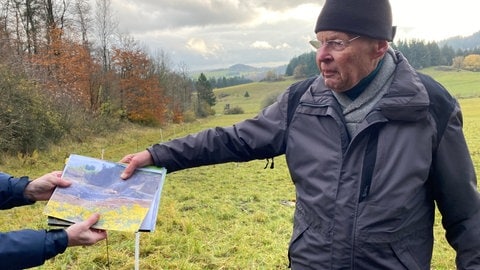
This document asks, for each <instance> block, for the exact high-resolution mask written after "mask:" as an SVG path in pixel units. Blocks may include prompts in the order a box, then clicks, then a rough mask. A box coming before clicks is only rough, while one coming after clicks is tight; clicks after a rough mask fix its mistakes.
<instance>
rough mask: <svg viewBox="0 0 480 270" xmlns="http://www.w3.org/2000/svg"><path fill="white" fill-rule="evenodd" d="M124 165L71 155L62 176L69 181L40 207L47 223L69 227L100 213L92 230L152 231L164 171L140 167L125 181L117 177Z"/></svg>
mask: <svg viewBox="0 0 480 270" xmlns="http://www.w3.org/2000/svg"><path fill="white" fill-rule="evenodd" d="M125 167H126V164H122V163H116V162H111V161H105V160H101V159H96V158H91V157H85V156H80V155H75V154H72V155H70V157H69V158H68V160H67V162H66V165H65V168H64V170H63V174H62V177H63V178H65V179H67V180H69V181H71V182H72V185H70V186H69V187H67V188H60V187H57V188H56V189H55V191H54V192H53V194H52V196H51V198H50V200H49V201H48V202H47V205H46V206H45V208H44V211H43V213H44V214H45V215H47V216H48V224H49V225H52V226H69V225H71V224H72V223H76V222H80V221H83V220H85V219H87V218H88V217H89V216H90V215H92V214H93V213H100V220H99V221H98V222H97V224H95V225H94V228H98V229H104V230H115V231H125V232H138V231H143V232H149V231H153V230H154V229H155V224H156V220H157V213H158V207H159V203H160V197H161V192H162V188H163V183H164V182H165V175H166V173H167V171H166V169H165V168H158V167H147V168H140V169H137V170H136V171H135V173H134V174H133V175H132V176H131V177H130V178H129V179H128V180H123V179H121V178H120V174H121V173H122V172H123V170H124V169H125Z"/></svg>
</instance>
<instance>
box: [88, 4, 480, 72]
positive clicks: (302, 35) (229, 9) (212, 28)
mask: <svg viewBox="0 0 480 270" xmlns="http://www.w3.org/2000/svg"><path fill="white" fill-rule="evenodd" d="M90 1H94V0H90ZM111 1H112V2H111V4H112V9H114V14H115V16H116V17H117V20H118V22H119V30H120V31H121V32H125V33H129V34H130V35H132V36H133V37H134V38H135V39H137V40H139V41H140V43H143V44H145V46H146V47H148V48H150V49H151V50H153V51H158V50H163V51H164V52H166V53H167V54H169V55H170V56H171V59H172V61H173V62H175V63H185V64H186V65H188V66H189V67H190V69H192V70H194V69H200V68H208V67H225V66H229V65H233V64H238V63H242V64H252V65H255V63H271V62H275V63H280V62H281V63H287V62H288V61H289V60H290V59H292V58H293V57H295V56H298V55H300V54H302V53H305V52H310V51H311V48H310V45H309V44H308V40H310V39H313V38H314V37H315V35H314V33H313V28H314V26H315V22H316V19H317V16H318V14H319V12H320V10H321V7H322V5H323V4H324V2H325V1H324V0H316V1H313V0H297V1H292V0H141V1H138V0H111ZM469 1H470V2H469ZM420 2H421V3H420ZM423 2H425V3H423ZM473 2H475V3H476V1H473V0H458V3H457V2H456V4H455V5H453V4H451V3H452V2H450V1H449V2H448V3H449V4H447V3H444V2H441V1H440V2H439V1H433V0H425V1H418V0H391V4H392V8H393V12H394V14H393V15H394V23H395V24H396V25H397V26H398V31H397V37H402V36H403V37H409V38H411V37H414V36H419V35H420V36H421V37H425V38H426V37H427V36H430V35H433V33H437V34H438V35H440V34H444V33H445V32H447V31H450V29H453V31H452V32H453V33H456V32H457V31H458V32H459V33H460V31H461V30H464V29H467V28H468V27H466V26H465V25H466V24H465V23H463V21H464V20H471V19H472V18H475V15H472V13H474V12H475V11H476V9H475V8H472V7H469V6H472V4H471V3H473ZM417 4H421V8H417V9H411V7H412V6H415V5H417ZM429 8H430V9H431V8H435V10H436V12H434V13H432V14H429V15H428V16H423V15H425V14H423V15H421V14H420V13H421V12H422V11H424V10H426V9H429ZM448 10H451V11H452V12H450V13H446V12H447V11H448ZM461 10H463V11H461ZM440 13H441V14H440ZM462 14H463V15H466V16H463V17H465V18H463V19H462V18H460V19H459V18H458V17H455V18H454V17H453V16H455V15H462ZM437 17H441V19H437ZM460 17H462V16H460ZM460 23H462V25H460ZM422 26H424V27H423V29H425V30H423V31H422V32H420V30H421V27H422ZM425 26H426V27H425ZM467 26H469V27H470V26H475V24H474V23H471V22H470V23H469V25H467ZM470 28H471V27H470ZM470 28H468V29H470ZM476 28H478V27H476ZM477 31H478V29H477Z"/></svg>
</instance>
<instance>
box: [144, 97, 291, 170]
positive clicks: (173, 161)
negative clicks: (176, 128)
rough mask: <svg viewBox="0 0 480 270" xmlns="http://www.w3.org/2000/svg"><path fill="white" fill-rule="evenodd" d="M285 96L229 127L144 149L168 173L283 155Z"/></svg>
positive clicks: (205, 131) (206, 131)
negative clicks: (252, 116)
mask: <svg viewBox="0 0 480 270" xmlns="http://www.w3.org/2000/svg"><path fill="white" fill-rule="evenodd" d="M287 98H288V94H286V92H285V93H284V94H282V95H281V96H280V97H279V99H278V101H277V102H275V103H274V104H272V105H270V106H268V107H267V108H265V109H263V110H262V111H261V112H260V113H259V114H258V115H257V116H256V117H254V118H252V119H247V120H245V121H242V122H240V123H237V124H235V125H233V126H230V127H216V128H211V129H206V130H204V131H201V132H199V133H196V134H192V135H188V136H186V137H183V138H179V139H175V140H171V141H169V142H165V143H161V144H155V145H153V146H151V147H150V148H148V149H147V150H148V151H149V152H150V153H151V155H152V157H153V161H154V163H155V165H156V166H163V167H165V168H166V169H167V171H168V172H174V171H177V170H181V169H186V168H192V167H198V166H203V165H211V164H218V163H225V162H233V161H236V162H241V161H249V160H254V159H264V158H271V157H274V156H278V155H281V154H283V153H284V151H285V149H284V139H285V138H284V136H285V129H286V124H285V123H286V119H285V117H286V106H287V105H286V104H287V103H286V102H287Z"/></svg>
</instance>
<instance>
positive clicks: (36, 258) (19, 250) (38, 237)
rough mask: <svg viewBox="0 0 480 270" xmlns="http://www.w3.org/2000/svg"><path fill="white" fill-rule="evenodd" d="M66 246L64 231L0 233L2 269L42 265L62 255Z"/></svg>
mask: <svg viewBox="0 0 480 270" xmlns="http://www.w3.org/2000/svg"><path fill="white" fill-rule="evenodd" d="M67 245H68V236H67V233H66V231H65V230H52V231H48V232H47V231H45V230H38V231H37V230H20V231H13V232H8V233H0V261H1V262H2V269H23V268H29V267H34V266H38V265H42V264H43V263H44V262H45V260H48V259H50V258H52V257H54V256H55V255H57V254H60V253H63V252H64V251H65V249H66V248H67Z"/></svg>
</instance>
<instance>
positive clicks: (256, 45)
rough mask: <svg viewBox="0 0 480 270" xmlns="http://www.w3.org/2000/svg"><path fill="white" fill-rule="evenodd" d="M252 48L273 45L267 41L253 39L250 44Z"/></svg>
mask: <svg viewBox="0 0 480 270" xmlns="http://www.w3.org/2000/svg"><path fill="white" fill-rule="evenodd" d="M251 47H252V48H256V49H272V48H273V46H272V45H270V44H269V43H268V42H267V41H255V42H253V44H252V45H251Z"/></svg>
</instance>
